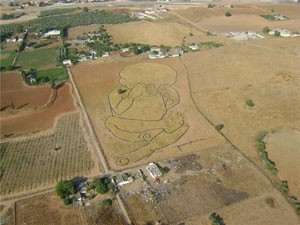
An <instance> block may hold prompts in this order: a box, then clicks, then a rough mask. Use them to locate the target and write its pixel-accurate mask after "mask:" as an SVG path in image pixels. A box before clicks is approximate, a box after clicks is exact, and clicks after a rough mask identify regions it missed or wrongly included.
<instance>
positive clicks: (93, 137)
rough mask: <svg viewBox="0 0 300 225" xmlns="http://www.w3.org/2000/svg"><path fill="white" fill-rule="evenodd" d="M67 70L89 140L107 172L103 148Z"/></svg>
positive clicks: (71, 76) (68, 69)
mask: <svg viewBox="0 0 300 225" xmlns="http://www.w3.org/2000/svg"><path fill="white" fill-rule="evenodd" d="M67 72H68V74H69V78H70V81H71V83H72V86H73V87H74V92H75V95H76V98H77V101H78V103H79V106H80V109H81V112H82V115H83V118H84V121H85V123H86V125H87V127H88V130H89V133H90V135H91V140H92V142H93V145H94V146H95V148H96V152H97V154H98V157H99V160H100V162H101V164H102V167H103V170H104V173H108V172H109V167H108V164H107V161H106V158H105V156H104V154H103V150H102V148H101V145H100V142H99V141H98V139H97V137H96V134H95V131H94V128H93V126H92V124H91V121H90V118H89V117H88V114H87V112H86V110H85V108H84V105H83V102H82V99H81V96H80V94H79V91H78V88H77V86H76V83H75V81H74V78H73V74H72V72H71V70H70V68H67Z"/></svg>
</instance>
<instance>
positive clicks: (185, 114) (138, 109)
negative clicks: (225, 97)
mask: <svg viewBox="0 0 300 225" xmlns="http://www.w3.org/2000/svg"><path fill="white" fill-rule="evenodd" d="M71 69H72V72H73V74H74V77H75V81H76V83H77V86H78V89H79V91H80V95H81V97H82V99H83V102H84V104H85V107H86V109H87V112H88V114H89V116H90V118H91V121H92V124H93V126H94V128H95V131H96V134H97V136H98V138H99V140H100V142H101V145H102V147H103V150H104V152H105V155H106V157H107V159H108V162H109V164H110V166H111V167H112V168H117V169H120V168H124V166H132V165H137V164H141V163H146V162H151V161H155V160H159V159H164V158H169V157H173V156H179V155H184V154H188V153H190V152H194V151H201V150H203V149H206V148H210V147H214V146H218V145H220V144H222V143H223V142H224V140H223V139H222V138H221V137H220V135H219V134H218V133H217V132H216V131H215V128H214V127H212V126H211V125H209V124H208V123H207V122H206V121H205V119H204V118H203V117H202V116H201V115H199V114H198V112H197V110H196V109H195V107H194V104H193V103H192V101H191V99H190V96H189V94H188V92H187V90H188V81H187V77H186V73H185V70H184V68H183V67H182V64H181V63H180V61H179V59H175V58H173V59H171V58H169V59H165V60H160V61H159V63H153V61H150V60H139V61H130V62H129V61H124V62H115V63H102V64H89V65H88V64H86V65H83V64H82V65H78V66H75V67H72V68H71ZM140 70H143V73H142V72H139V71H140ZM120 71H123V72H121V74H124V75H119V74H120ZM136 74H140V77H137V76H136ZM150 74H152V76H151V75H150ZM159 74H161V76H160V75H159ZM120 76H121V77H120ZM123 76H124V78H125V77H126V78H125V79H126V80H127V81H128V82H129V80H130V83H128V84H127V86H126V85H124V84H123V85H122V84H121V83H119V81H118V80H119V79H120V82H122V79H123V78H122V77H123ZM121 78H122V79H121ZM164 79H166V80H164ZM131 82H132V83H131ZM135 82H137V83H139V82H144V83H145V84H148V83H149V84H151V82H154V85H155V86H156V88H158V87H160V88H162V89H163V90H164V91H163V90H162V91H161V92H160V93H161V95H162V96H165V98H166V99H170V101H169V102H168V101H167V100H166V101H167V102H166V105H165V104H164V103H163V102H162V100H163V99H161V95H160V94H154V95H153V94H151V93H152V92H150V93H148V94H149V95H150V96H152V97H146V96H147V95H148V94H145V95H146V96H145V97H143V96H141V97H140V99H139V100H138V101H136V104H133V108H132V109H128V110H126V111H125V113H124V114H123V117H122V118H123V119H118V118H117V117H115V116H114V114H115V112H114V111H112V110H113V108H114V107H115V106H114V104H116V102H117V101H119V100H118V99H119V97H120V96H121V95H122V94H123V95H124V96H126V94H128V93H129V91H128V88H129V87H131V86H132V84H135ZM164 83H169V84H168V85H167V84H164ZM130 84H131V85H130ZM163 84H164V85H167V87H165V86H164V85H163ZM128 85H129V86H128ZM136 88H137V87H136ZM141 88H142V87H141ZM165 88H166V89H165ZM120 90H121V91H120ZM124 90H125V91H124ZM145 92H146V90H145ZM147 92H148V91H147ZM163 93H165V94H163ZM143 98H145V99H143ZM155 105H156V106H157V107H158V108H157V109H155V108H153V106H155ZM151 108H153V110H152V109H151ZM169 108H170V110H169ZM146 112H147V113H146ZM132 118H136V119H135V120H136V121H140V122H137V124H136V125H134V124H132ZM149 118H150V119H149ZM149 120H150V121H149ZM151 120H152V122H151ZM171 121H172V122H171ZM140 124H145V126H149V127H150V129H151V127H153V131H150V133H148V132H145V133H143V132H142V133H139V130H140V129H142V130H143V129H145V127H143V125H142V127H140ZM171 124H172V126H174V127H173V128H172V127H170V128H168V126H170V125H171ZM127 125H128V126H127ZM120 126H121V127H122V129H115V128H116V127H120ZM159 127H161V129H159ZM163 127H165V129H167V130H168V131H167V132H164V131H163ZM169 129H170V130H169ZM127 130H128V131H129V132H126V131H127ZM152 132H153V133H152ZM152 135H153V136H154V137H155V138H152ZM160 138H162V139H163V140H162V141H160ZM157 142H158V143H157ZM156 150H157V151H156Z"/></svg>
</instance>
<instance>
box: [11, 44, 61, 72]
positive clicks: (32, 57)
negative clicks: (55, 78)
mask: <svg viewBox="0 0 300 225" xmlns="http://www.w3.org/2000/svg"><path fill="white" fill-rule="evenodd" d="M56 54H57V53H56V48H48V49H39V50H34V51H33V52H27V51H23V52H22V53H21V54H20V56H19V58H18V61H17V63H16V64H17V65H18V66H21V67H22V68H23V69H31V68H42V67H46V66H53V67H55V66H56Z"/></svg>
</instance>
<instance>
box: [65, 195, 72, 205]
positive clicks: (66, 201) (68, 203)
mask: <svg viewBox="0 0 300 225" xmlns="http://www.w3.org/2000/svg"><path fill="white" fill-rule="evenodd" d="M63 203H64V204H65V205H70V204H71V200H70V199H69V198H68V197H66V198H63Z"/></svg>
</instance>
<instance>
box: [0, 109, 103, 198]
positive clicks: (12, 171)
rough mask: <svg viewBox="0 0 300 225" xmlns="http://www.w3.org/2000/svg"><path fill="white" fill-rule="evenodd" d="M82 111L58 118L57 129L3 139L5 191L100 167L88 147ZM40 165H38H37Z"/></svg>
mask: <svg viewBox="0 0 300 225" xmlns="http://www.w3.org/2000/svg"><path fill="white" fill-rule="evenodd" d="M84 135H85V134H84V133H83V129H82V127H81V125H80V122H79V113H77V112H76V113H71V114H67V115H64V116H62V117H60V118H59V119H58V122H57V124H56V126H55V128H54V130H53V131H51V130H50V131H47V132H44V133H42V134H37V135H36V136H34V137H31V138H21V139H18V140H14V141H9V142H2V143H1V195H2V196H5V195H9V194H15V193H19V192H24V191H29V190H34V189H37V188H41V187H53V186H54V185H55V184H56V183H57V182H58V181H60V180H64V179H71V178H73V177H76V176H87V175H90V174H91V172H92V170H93V169H94V168H95V167H97V165H96V164H95V162H94V161H93V159H92V153H91V151H89V149H88V145H87V142H86V140H85V136H84ZM37 168H38V169H37Z"/></svg>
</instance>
